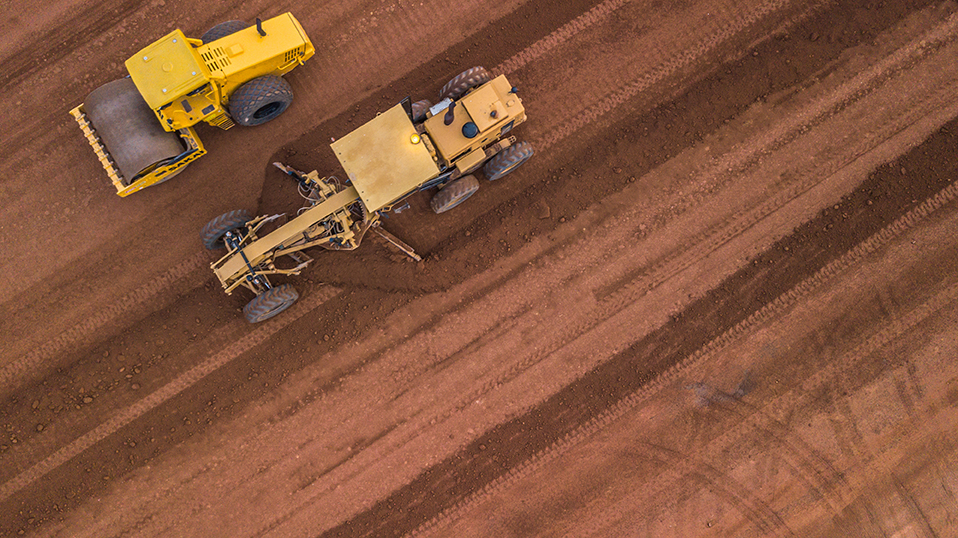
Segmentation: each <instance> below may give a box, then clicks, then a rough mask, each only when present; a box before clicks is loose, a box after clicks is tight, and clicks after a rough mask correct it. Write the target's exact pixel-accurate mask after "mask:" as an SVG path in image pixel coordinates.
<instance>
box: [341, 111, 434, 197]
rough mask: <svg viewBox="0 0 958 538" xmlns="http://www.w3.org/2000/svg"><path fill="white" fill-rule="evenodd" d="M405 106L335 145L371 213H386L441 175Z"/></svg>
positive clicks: (382, 116)
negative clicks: (411, 192) (391, 204)
mask: <svg viewBox="0 0 958 538" xmlns="http://www.w3.org/2000/svg"><path fill="white" fill-rule="evenodd" d="M413 136H418V135H417V133H416V127H415V126H414V125H413V124H412V121H411V120H410V119H409V116H408V115H407V114H406V111H405V110H404V109H403V107H402V105H401V104H400V105H396V106H394V107H392V108H390V109H389V110H387V111H386V112H383V113H382V114H380V115H378V116H376V118H375V119H373V120H372V121H370V122H367V123H366V124H365V125H363V126H362V127H359V128H358V129H356V130H355V131H353V132H351V133H349V134H348V135H346V136H344V137H342V138H340V139H339V140H337V141H335V142H333V143H332V144H331V147H332V148H333V151H334V152H335V153H336V157H337V158H338V159H339V162H340V164H342V165H343V169H344V170H346V175H347V177H348V178H349V180H350V181H351V182H352V184H353V185H354V186H355V187H356V190H357V191H359V196H360V198H361V199H362V201H363V204H365V205H366V209H367V210H368V211H370V212H373V211H377V210H379V209H382V208H383V207H384V206H386V205H389V204H390V203H392V202H393V201H395V200H397V199H398V198H400V197H402V196H403V195H404V194H406V193H408V192H409V191H411V190H413V189H416V188H417V187H419V186H420V185H422V184H423V183H425V182H427V181H429V180H430V179H433V178H434V177H436V176H438V175H439V166H438V165H437V164H436V163H435V161H433V159H432V156H431V155H430V154H429V150H428V149H426V146H425V144H423V143H422V142H421V141H418V139H416V141H414V139H413Z"/></svg>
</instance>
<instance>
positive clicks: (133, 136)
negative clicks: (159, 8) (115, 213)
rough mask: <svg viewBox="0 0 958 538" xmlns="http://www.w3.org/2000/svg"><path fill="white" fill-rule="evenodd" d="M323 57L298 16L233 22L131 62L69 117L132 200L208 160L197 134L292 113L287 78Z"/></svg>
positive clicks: (174, 36)
mask: <svg viewBox="0 0 958 538" xmlns="http://www.w3.org/2000/svg"><path fill="white" fill-rule="evenodd" d="M314 52H315V49H314V48H313V45H312V43H311V42H310V40H309V38H308V37H307V36H306V33H305V32H304V31H303V28H302V26H301V25H300V24H299V22H298V21H297V20H296V18H295V17H293V15H292V14H290V13H285V14H283V15H280V16H277V17H274V18H272V19H269V20H266V21H259V20H257V21H256V24H255V25H253V26H250V25H248V24H246V23H243V22H241V21H229V22H225V23H221V24H219V25H217V26H214V27H213V28H212V29H210V30H209V31H208V32H206V34H204V35H203V37H202V38H201V39H190V38H188V37H186V35H185V34H184V33H183V32H182V31H180V30H174V31H173V32H170V33H169V34H167V35H166V36H164V37H162V38H160V39H158V40H157V41H155V42H153V43H152V44H150V45H149V46H147V47H145V48H144V49H142V50H141V51H139V52H138V53H137V54H135V55H133V56H132V57H131V58H129V59H128V60H127V61H126V63H125V65H126V69H127V71H128V72H129V77H126V78H123V79H120V80H116V81H113V82H110V83H107V84H105V85H103V86H101V87H100V88H97V89H96V90H94V91H93V92H92V93H91V94H90V95H89V96H88V97H87V99H86V101H85V102H84V103H83V104H81V105H80V106H78V107H76V108H74V109H73V110H71V114H72V115H73V116H74V118H75V119H76V120H77V122H78V123H79V124H80V128H81V130H82V131H83V132H84V134H85V135H86V137H87V139H88V141H89V143H90V145H91V146H92V147H93V150H94V152H95V153H96V155H97V157H98V158H99V159H100V162H101V164H102V165H103V168H104V169H105V170H106V172H107V175H108V176H109V177H110V180H111V181H112V182H113V184H114V186H115V187H116V189H117V194H119V195H120V196H126V195H128V194H131V193H133V192H136V191H139V190H141V189H143V188H145V187H149V186H151V185H155V184H158V183H161V182H163V181H166V180H167V179H170V178H171V177H173V176H174V175H176V174H177V173H179V172H180V171H182V169H183V168H184V167H185V166H186V165H187V164H189V163H191V162H192V161H194V160H196V159H197V158H199V157H201V156H202V155H204V154H205V153H206V150H205V148H204V147H203V144H202V143H201V142H200V139H199V136H198V135H197V133H196V131H195V130H194V129H193V126H194V125H196V124H197V123H199V122H201V121H205V122H206V123H208V124H210V125H214V126H216V127H219V128H221V129H229V128H231V127H233V126H234V125H235V124H240V125H242V126H254V125H259V124H262V123H265V122H267V121H269V120H271V119H273V118H275V117H277V116H278V115H280V114H281V113H283V111H285V110H286V108H287V107H288V106H289V104H290V102H291V101H292V97H293V94H292V90H291V89H290V87H289V84H288V83H287V82H286V81H285V80H284V79H283V78H282V76H283V75H285V74H286V73H288V72H289V71H291V70H292V69H293V68H295V67H296V66H298V65H301V64H302V63H303V62H304V61H306V60H307V59H308V58H310V57H311V56H312V55H313V54H314Z"/></svg>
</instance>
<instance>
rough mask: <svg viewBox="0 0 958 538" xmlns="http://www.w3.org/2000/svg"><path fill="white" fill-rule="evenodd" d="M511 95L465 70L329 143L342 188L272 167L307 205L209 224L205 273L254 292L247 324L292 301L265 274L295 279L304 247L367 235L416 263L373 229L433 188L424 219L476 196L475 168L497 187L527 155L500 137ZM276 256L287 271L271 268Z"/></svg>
mask: <svg viewBox="0 0 958 538" xmlns="http://www.w3.org/2000/svg"><path fill="white" fill-rule="evenodd" d="M517 92H518V90H517V89H516V88H515V87H513V86H512V85H511V84H510V83H509V81H507V80H506V77H505V76H504V75H500V76H498V77H496V78H494V79H493V78H491V77H490V76H489V74H488V73H487V72H486V70H485V69H483V68H481V67H474V68H472V69H469V70H467V71H465V72H463V73H462V74H460V75H459V76H457V77H456V78H454V79H452V80H451V81H450V82H449V84H446V86H445V87H444V88H443V90H442V92H441V93H440V101H439V103H438V104H436V105H435V106H433V105H432V104H431V103H429V102H428V101H419V102H416V103H410V100H409V99H408V98H407V99H406V100H404V101H403V102H402V103H400V104H398V105H396V106H394V107H392V108H390V109H389V110H387V111H386V112H382V113H380V114H379V115H378V116H376V118H375V119H373V120H372V121H370V122H368V123H366V124H365V125H362V126H361V127H359V128H358V129H356V130H355V131H353V132H351V133H349V134H347V135H346V136H344V137H342V138H340V139H339V140H336V141H335V142H333V143H332V145H331V147H332V149H333V152H334V153H335V154H336V157H337V158H338V159H339V162H340V164H342V166H343V169H344V170H345V171H346V178H345V180H343V181H340V180H339V179H337V178H336V177H334V176H330V177H320V175H319V174H318V173H317V172H316V171H313V172H310V173H303V172H300V171H298V170H294V169H292V168H290V167H288V166H285V165H282V164H280V163H274V164H275V165H276V166H277V167H278V168H280V169H281V170H283V171H284V172H286V173H287V174H289V175H291V176H293V178H294V179H296V180H297V181H298V183H299V189H300V193H301V194H302V195H303V197H304V198H305V199H306V200H307V204H306V206H305V207H304V208H303V209H301V210H300V212H299V214H298V216H297V217H295V218H294V219H292V220H290V221H289V222H287V223H285V224H283V225H282V226H279V227H275V224H273V225H270V223H274V222H275V221H277V220H278V219H280V218H281V217H283V216H284V215H272V216H260V217H256V218H252V216H251V215H250V214H249V213H247V212H246V211H242V210H238V211H231V212H229V213H226V214H224V215H221V216H219V217H217V218H215V219H213V220H212V221H210V222H209V223H208V224H207V225H206V226H205V227H204V228H203V230H202V231H201V232H200V235H201V238H202V240H203V243H204V244H205V245H206V247H207V248H210V249H215V248H222V247H226V248H227V249H228V252H227V253H226V255H225V256H223V257H222V258H220V259H219V260H217V261H216V262H214V263H213V264H212V269H213V273H214V274H216V277H217V278H218V279H219V281H220V283H221V284H222V285H223V288H224V289H225V290H226V293H228V294H229V293H232V292H233V290H235V289H236V288H239V287H245V288H248V289H249V290H250V291H252V292H253V293H254V294H256V297H255V298H254V299H253V300H252V301H250V302H249V304H247V305H246V307H245V308H244V310H243V311H244V314H245V316H246V319H247V320H248V321H249V322H250V323H256V322H259V321H263V320H266V319H269V318H271V317H273V316H275V315H276V314H278V313H280V312H282V311H283V310H285V309H286V308H288V307H289V306H290V305H292V304H293V303H294V302H295V301H296V299H297V298H298V297H299V296H298V294H297V293H296V290H295V289H293V288H292V286H290V285H289V284H283V285H280V286H276V287H274V286H272V285H271V284H270V282H269V280H268V276H269V275H277V274H278V275H296V274H299V273H300V272H301V271H302V270H303V269H304V268H305V267H306V266H307V265H308V264H309V263H310V262H311V261H312V258H310V257H308V256H306V255H305V254H304V253H303V252H302V251H303V250H304V249H307V248H310V247H321V248H324V249H327V250H353V249H355V248H357V247H358V246H359V244H360V242H361V241H362V239H363V237H364V236H365V234H366V233H367V232H369V231H370V230H372V231H373V233H377V234H379V235H381V236H382V237H384V238H385V239H386V240H387V241H389V242H390V243H392V244H393V245H395V246H396V247H398V248H399V249H400V250H402V251H404V252H405V253H406V254H408V255H410V256H411V257H413V258H414V259H416V260H417V261H418V260H419V257H418V256H417V255H416V254H415V252H413V250H412V249H411V248H410V247H408V246H407V245H406V244H404V243H403V242H402V241H400V240H398V239H396V238H395V237H393V236H392V235H391V234H389V233H387V232H386V231H385V230H383V229H382V228H381V227H380V218H381V217H382V215H383V214H384V213H387V212H389V211H392V210H393V208H395V207H397V204H399V203H400V202H402V201H403V200H405V199H406V198H407V197H409V196H411V195H412V194H414V193H416V192H419V191H423V190H426V189H434V188H438V189H439V191H438V192H437V193H436V194H435V195H434V196H433V198H432V200H431V202H430V205H431V206H432V209H433V211H435V212H436V213H442V212H445V211H448V210H450V209H452V208H453V207H455V206H457V205H459V204H460V203H462V202H463V201H465V200H466V199H467V198H469V197H470V196H472V194H473V193H475V192H476V191H477V190H478V189H479V182H478V180H477V179H476V177H475V176H473V175H472V174H471V172H473V171H475V170H477V169H478V168H479V167H480V166H483V164H484V165H485V166H484V168H483V172H484V175H485V176H486V178H487V179H489V180H496V179H499V178H501V177H502V176H504V175H506V174H508V173H509V172H511V171H513V170H514V169H515V168H516V167H518V166H519V165H520V164H522V163H523V162H525V161H526V160H527V159H528V158H529V157H531V156H532V154H533V149H532V146H531V145H530V144H529V143H528V142H519V143H516V139H515V137H512V136H508V137H507V136H506V135H507V133H509V132H510V131H511V130H512V128H513V127H515V126H516V125H519V124H520V123H522V122H523V121H525V119H526V114H525V108H524V107H523V105H522V99H520V98H519V96H518V95H517ZM274 227H275V229H272V230H271V231H267V229H268V228H274ZM284 256H286V257H288V258H289V259H290V260H291V261H292V263H289V264H288V265H291V267H290V268H287V269H282V268H279V267H277V265H276V263H275V262H276V260H277V259H278V258H281V257H284Z"/></svg>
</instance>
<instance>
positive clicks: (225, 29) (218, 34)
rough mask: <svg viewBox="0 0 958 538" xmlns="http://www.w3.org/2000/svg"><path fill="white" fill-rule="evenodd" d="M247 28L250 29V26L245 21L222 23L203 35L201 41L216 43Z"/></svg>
mask: <svg viewBox="0 0 958 538" xmlns="http://www.w3.org/2000/svg"><path fill="white" fill-rule="evenodd" d="M246 28H249V24H247V23H245V22H243V21H226V22H221V23H219V24H217V25H216V26H214V27H212V28H210V29H209V30H207V31H206V33H205V34H203V37H201V38H200V39H201V40H202V41H203V43H212V42H213V41H216V40H217V39H220V38H222V37H226V36H228V35H230V34H235V33H236V32H239V31H240V30H245V29H246Z"/></svg>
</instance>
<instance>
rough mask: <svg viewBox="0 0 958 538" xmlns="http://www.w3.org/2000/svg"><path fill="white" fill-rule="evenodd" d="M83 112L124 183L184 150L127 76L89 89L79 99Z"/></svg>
mask: <svg viewBox="0 0 958 538" xmlns="http://www.w3.org/2000/svg"><path fill="white" fill-rule="evenodd" d="M83 112H84V113H85V115H86V119H87V120H88V121H89V124H90V126H91V127H92V129H93V131H94V132H95V133H96V135H97V136H98V137H99V139H100V141H101V142H102V145H103V149H104V150H105V152H106V153H107V156H108V157H109V159H110V160H112V161H113V163H115V164H116V167H117V168H118V169H119V171H120V174H121V175H122V181H123V184H124V185H129V184H130V183H132V182H133V180H134V179H135V178H136V176H137V175H138V174H140V172H142V171H144V170H149V169H152V168H155V166H156V165H157V164H162V163H165V162H168V161H170V160H172V159H174V158H176V157H177V156H179V155H180V154H181V153H183V152H184V151H185V150H186V148H184V146H183V143H182V142H181V141H180V137H179V136H178V135H177V134H176V133H171V132H167V131H164V130H163V127H162V126H161V125H160V123H159V122H158V121H157V119H156V115H155V114H154V113H153V111H152V110H150V107H149V106H148V105H147V104H146V101H144V100H143V97H142V96H141V95H140V92H139V91H138V90H137V89H136V86H135V85H134V84H133V81H132V80H130V79H129V78H122V79H120V80H115V81H113V82H110V83H107V84H104V85H103V86H100V87H99V88H97V89H95V90H93V92H92V93H91V94H90V95H89V97H87V99H86V101H85V102H84V103H83ZM77 120H78V121H79V120H80V118H77ZM82 126H83V124H82V123H81V127H82ZM91 144H93V141H92V140H91ZM96 149H97V148H96V146H94V150H96ZM104 167H105V165H104ZM107 171H108V172H109V169H107Z"/></svg>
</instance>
